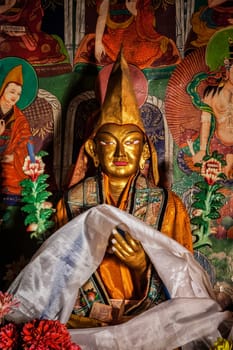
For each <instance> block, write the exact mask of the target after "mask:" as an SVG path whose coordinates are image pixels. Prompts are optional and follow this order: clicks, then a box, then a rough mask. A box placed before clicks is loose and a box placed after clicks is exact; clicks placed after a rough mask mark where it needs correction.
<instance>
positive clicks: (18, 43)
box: [0, 0, 66, 65]
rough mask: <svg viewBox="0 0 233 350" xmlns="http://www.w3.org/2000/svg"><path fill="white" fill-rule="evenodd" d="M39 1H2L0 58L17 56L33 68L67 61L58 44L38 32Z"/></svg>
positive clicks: (40, 12) (41, 15) (40, 16)
mask: <svg viewBox="0 0 233 350" xmlns="http://www.w3.org/2000/svg"><path fill="white" fill-rule="evenodd" d="M43 15H44V13H43V8H42V6H41V1H40V0H36V1H33V2H32V1H28V0H12V1H5V5H1V7H0V57H1V58H4V57H7V56H16V55H17V57H21V58H23V59H26V60H27V61H28V62H29V63H31V64H33V65H39V64H51V63H61V62H63V61H64V60H65V59H66V56H65V55H64V54H63V53H62V50H61V46H60V43H59V41H58V40H57V39H55V38H53V37H52V36H51V35H49V34H47V33H44V32H42V31H41V25H42V18H43Z"/></svg>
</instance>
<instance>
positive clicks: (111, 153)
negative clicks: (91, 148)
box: [95, 124, 144, 178]
mask: <svg viewBox="0 0 233 350" xmlns="http://www.w3.org/2000/svg"><path fill="white" fill-rule="evenodd" d="M95 147H96V156H97V158H98V160H99V163H100V165H101V168H102V170H103V172H104V173H105V174H106V175H108V176H109V177H111V178H128V177H130V176H131V175H134V174H136V172H137V171H138V169H139V161H140V158H141V155H142V152H143V147H144V134H143V133H142V131H141V130H140V129H139V128H138V127H137V126H135V125H131V124H129V125H116V124H106V125H104V126H102V127H101V128H100V130H99V131H98V133H97V135H96V138H95Z"/></svg>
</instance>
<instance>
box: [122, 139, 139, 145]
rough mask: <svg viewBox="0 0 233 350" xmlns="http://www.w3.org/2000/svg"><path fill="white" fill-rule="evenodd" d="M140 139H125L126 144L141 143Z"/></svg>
mask: <svg viewBox="0 0 233 350" xmlns="http://www.w3.org/2000/svg"><path fill="white" fill-rule="evenodd" d="M139 142H140V140H137V139H136V140H128V141H125V144H126V145H137V144H139Z"/></svg>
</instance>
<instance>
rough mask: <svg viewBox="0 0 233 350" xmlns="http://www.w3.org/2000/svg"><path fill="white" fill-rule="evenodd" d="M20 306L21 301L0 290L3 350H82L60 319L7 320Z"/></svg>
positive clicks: (0, 335)
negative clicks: (17, 322) (20, 322)
mask: <svg viewBox="0 0 233 350" xmlns="http://www.w3.org/2000/svg"><path fill="white" fill-rule="evenodd" d="M18 306H19V302H18V301H17V300H15V299H14V298H13V296H12V295H11V294H9V293H7V292H6V293H3V292H1V291H0V349H1V350H81V348H80V346H79V345H77V344H75V343H72V341H71V336H70V334H69V332H68V329H67V328H66V326H65V325H64V324H62V323H60V321H58V320H37V319H35V320H32V321H30V322H27V323H23V324H15V323H14V322H7V321H6V320H5V317H6V316H7V315H9V314H10V313H11V312H12V311H13V309H14V308H16V307H18Z"/></svg>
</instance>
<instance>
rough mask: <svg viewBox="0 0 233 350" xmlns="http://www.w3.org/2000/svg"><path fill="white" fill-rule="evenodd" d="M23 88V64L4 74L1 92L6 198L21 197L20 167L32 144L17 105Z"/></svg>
mask: <svg viewBox="0 0 233 350" xmlns="http://www.w3.org/2000/svg"><path fill="white" fill-rule="evenodd" d="M22 87H23V72H22V65H18V66H16V67H14V68H13V69H12V70H10V72H9V73H8V74H7V76H6V77H5V80H4V82H3V84H2V86H1V90H0V115H1V120H0V145H1V146H0V157H1V158H0V159H1V163H0V164H1V185H0V192H1V193H2V194H5V195H20V193H21V186H20V181H22V180H23V179H25V178H26V175H25V174H24V172H23V164H24V159H25V157H26V156H27V154H28V151H27V143H29V142H32V134H31V130H30V126H29V123H28V121H27V119H26V117H25V116H24V114H23V112H22V111H21V110H20V109H19V108H18V107H17V105H16V104H17V102H18V101H19V99H20V97H21V93H22Z"/></svg>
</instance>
